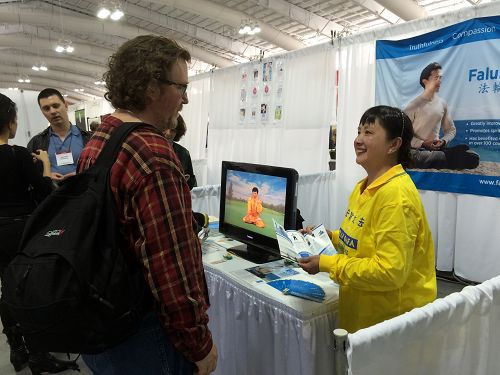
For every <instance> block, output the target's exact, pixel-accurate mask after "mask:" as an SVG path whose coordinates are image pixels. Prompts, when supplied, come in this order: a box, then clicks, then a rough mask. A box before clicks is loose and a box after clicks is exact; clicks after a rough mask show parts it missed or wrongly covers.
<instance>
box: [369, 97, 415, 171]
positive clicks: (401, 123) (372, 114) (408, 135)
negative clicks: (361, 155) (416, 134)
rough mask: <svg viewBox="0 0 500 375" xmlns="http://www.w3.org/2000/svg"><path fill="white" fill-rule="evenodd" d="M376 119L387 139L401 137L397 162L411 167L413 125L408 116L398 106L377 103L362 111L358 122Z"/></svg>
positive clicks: (370, 122)
mask: <svg viewBox="0 0 500 375" xmlns="http://www.w3.org/2000/svg"><path fill="white" fill-rule="evenodd" d="M376 120H378V122H379V124H380V126H382V127H383V128H384V129H385V131H386V133H387V139H388V140H392V139H394V138H397V137H401V140H402V142H401V147H400V148H399V150H398V163H400V164H401V165H402V166H403V168H405V169H406V168H409V167H411V155H410V150H411V140H412V138H413V125H412V123H411V120H410V118H409V117H408V116H407V115H406V113H404V112H403V111H401V110H400V109H399V108H396V107H389V106H387V105H379V106H376V107H372V108H370V109H367V110H366V112H365V113H363V116H361V120H360V121H359V123H360V124H361V125H364V124H373V123H375V121H376Z"/></svg>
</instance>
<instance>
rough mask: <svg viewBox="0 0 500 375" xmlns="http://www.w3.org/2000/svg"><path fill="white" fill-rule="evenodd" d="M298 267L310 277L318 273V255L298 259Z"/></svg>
mask: <svg viewBox="0 0 500 375" xmlns="http://www.w3.org/2000/svg"><path fill="white" fill-rule="evenodd" d="M299 266H300V267H301V268H302V269H303V270H304V271H306V272H307V273H309V274H311V275H315V274H317V273H318V272H319V255H313V256H310V257H307V258H300V259H299Z"/></svg>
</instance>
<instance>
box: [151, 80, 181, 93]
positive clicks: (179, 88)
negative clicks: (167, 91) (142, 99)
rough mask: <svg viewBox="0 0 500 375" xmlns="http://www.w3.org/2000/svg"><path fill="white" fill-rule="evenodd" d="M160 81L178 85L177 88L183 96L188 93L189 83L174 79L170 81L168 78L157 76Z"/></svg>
mask: <svg viewBox="0 0 500 375" xmlns="http://www.w3.org/2000/svg"><path fill="white" fill-rule="evenodd" d="M156 79H157V80H158V81H160V82H161V83H166V84H167V85H172V86H175V87H177V90H179V93H180V94H181V96H184V95H185V94H186V91H187V88H188V84H187V83H177V82H173V81H169V80H168V79H163V78H156Z"/></svg>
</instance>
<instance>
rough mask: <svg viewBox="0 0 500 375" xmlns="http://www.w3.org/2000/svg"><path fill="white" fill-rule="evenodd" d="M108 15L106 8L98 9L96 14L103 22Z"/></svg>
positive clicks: (108, 11)
mask: <svg viewBox="0 0 500 375" xmlns="http://www.w3.org/2000/svg"><path fill="white" fill-rule="evenodd" d="M110 14H111V11H110V10H109V9H108V8H104V7H102V8H101V9H99V12H97V17H99V18H100V19H103V20H104V19H106V18H108V17H109V15H110Z"/></svg>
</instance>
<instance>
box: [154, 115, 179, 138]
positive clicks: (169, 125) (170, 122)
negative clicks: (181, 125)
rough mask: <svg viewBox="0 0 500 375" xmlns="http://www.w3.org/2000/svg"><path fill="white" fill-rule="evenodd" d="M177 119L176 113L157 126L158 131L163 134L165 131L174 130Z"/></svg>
mask: <svg viewBox="0 0 500 375" xmlns="http://www.w3.org/2000/svg"><path fill="white" fill-rule="evenodd" d="M178 117H179V112H176V114H175V115H173V116H172V117H170V118H169V119H167V120H165V122H162V123H161V124H159V125H160V126H158V130H160V131H161V132H162V133H163V132H165V130H167V129H175V128H176V127H177V118H178Z"/></svg>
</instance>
